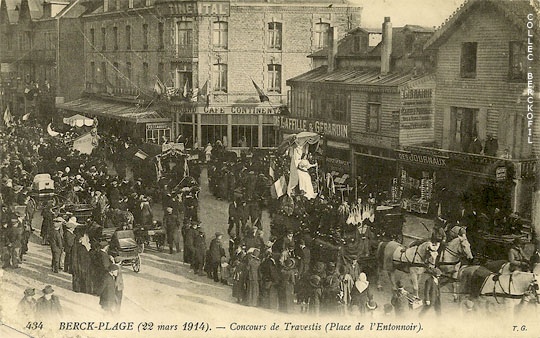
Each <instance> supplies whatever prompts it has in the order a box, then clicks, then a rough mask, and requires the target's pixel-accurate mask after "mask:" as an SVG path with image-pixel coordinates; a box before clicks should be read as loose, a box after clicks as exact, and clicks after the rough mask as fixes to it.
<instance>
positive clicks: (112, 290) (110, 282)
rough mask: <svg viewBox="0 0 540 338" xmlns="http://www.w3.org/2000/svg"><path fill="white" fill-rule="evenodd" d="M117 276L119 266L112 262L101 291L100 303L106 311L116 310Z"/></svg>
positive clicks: (104, 276) (104, 277)
mask: <svg viewBox="0 0 540 338" xmlns="http://www.w3.org/2000/svg"><path fill="white" fill-rule="evenodd" d="M116 276H118V266H117V265H116V264H111V265H110V266H109V268H108V271H107V273H106V274H104V275H103V281H102V282H101V290H100V293H99V305H101V308H102V309H103V310H105V311H106V312H113V311H115V310H116V306H117V301H116V285H115V278H116Z"/></svg>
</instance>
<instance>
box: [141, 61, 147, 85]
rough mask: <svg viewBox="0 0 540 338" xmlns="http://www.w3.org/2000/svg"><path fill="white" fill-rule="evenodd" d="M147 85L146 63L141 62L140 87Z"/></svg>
mask: <svg viewBox="0 0 540 338" xmlns="http://www.w3.org/2000/svg"><path fill="white" fill-rule="evenodd" d="M146 86H148V63H146V62H143V64H142V87H143V88H145V87H146Z"/></svg>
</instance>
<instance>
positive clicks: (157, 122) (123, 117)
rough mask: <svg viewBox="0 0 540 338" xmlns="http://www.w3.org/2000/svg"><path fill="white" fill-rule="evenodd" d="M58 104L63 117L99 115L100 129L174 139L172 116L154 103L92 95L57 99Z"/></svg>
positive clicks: (144, 137) (136, 137)
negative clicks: (153, 105)
mask: <svg viewBox="0 0 540 338" xmlns="http://www.w3.org/2000/svg"><path fill="white" fill-rule="evenodd" d="M56 107H57V108H58V112H59V114H60V115H61V116H63V117H68V116H71V115H73V113H78V114H82V115H85V116H87V117H90V118H97V119H98V121H99V122H100V123H99V129H100V130H102V131H103V130H104V131H106V132H110V133H111V134H113V135H118V136H121V137H124V138H127V137H129V138H131V139H134V140H141V141H143V142H146V143H153V144H162V143H163V142H165V141H170V140H171V119H170V118H168V117H165V116H164V115H163V114H161V113H159V112H158V111H156V110H155V109H153V108H152V107H147V108H144V107H141V106H137V105H135V104H129V103H121V102H116V101H107V100H101V99H97V98H91V97H83V98H80V99H77V100H74V101H70V102H66V103H58V104H57V105H56ZM101 122H103V123H101Z"/></svg>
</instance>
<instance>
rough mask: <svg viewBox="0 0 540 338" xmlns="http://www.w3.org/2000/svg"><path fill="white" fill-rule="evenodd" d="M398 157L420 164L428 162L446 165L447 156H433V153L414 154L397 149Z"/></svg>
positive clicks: (441, 165)
mask: <svg viewBox="0 0 540 338" xmlns="http://www.w3.org/2000/svg"><path fill="white" fill-rule="evenodd" d="M398 159H399V160H401V161H405V162H415V163H421V164H428V165H433V166H437V167H446V160H447V158H443V157H438V156H433V155H424V154H414V153H408V152H404V151H398Z"/></svg>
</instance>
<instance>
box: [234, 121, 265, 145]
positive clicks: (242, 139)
mask: <svg viewBox="0 0 540 338" xmlns="http://www.w3.org/2000/svg"><path fill="white" fill-rule="evenodd" d="M231 145H232V146H233V147H248V148H249V147H254V148H256V147H258V146H259V127H258V126H250V125H248V126H242V125H240V126H239V125H233V126H232V144H231Z"/></svg>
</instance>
